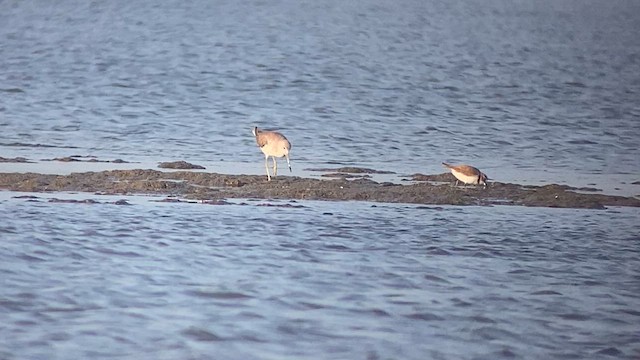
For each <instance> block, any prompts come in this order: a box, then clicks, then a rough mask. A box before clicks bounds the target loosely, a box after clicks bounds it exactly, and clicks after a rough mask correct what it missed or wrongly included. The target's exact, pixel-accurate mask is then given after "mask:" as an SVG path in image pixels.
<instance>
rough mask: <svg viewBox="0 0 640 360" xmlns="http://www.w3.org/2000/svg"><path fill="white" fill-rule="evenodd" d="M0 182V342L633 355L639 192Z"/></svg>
mask: <svg viewBox="0 0 640 360" xmlns="http://www.w3.org/2000/svg"><path fill="white" fill-rule="evenodd" d="M9 194H10V195H14V193H6V192H5V193H3V199H4V200H2V203H0V205H1V206H0V216H1V217H2V218H3V219H5V221H4V222H3V223H2V225H0V234H1V237H2V242H1V243H0V257H1V259H0V272H1V276H0V279H2V280H1V281H2V286H1V287H0V299H1V300H0V317H2V319H3V321H1V322H0V334H2V336H1V337H0V349H2V351H1V352H0V357H1V358H3V359H18V358H20V359H24V358H31V359H39V358H42V359H44V358H47V359H54V358H57V359H70V358H102V357H112V356H116V357H126V358H149V359H151V358H154V359H177V358H180V359H198V358H202V359H203V358H210V357H211V356H212V355H216V357H220V358H244V359H247V358H249V359H283V358H332V359H334V358H344V359H347V358H348V359H357V358H372V359H376V358H380V359H386V358H404V359H423V358H425V357H428V358H443V359H454V358H455V359H472V358H494V359H499V358H514V357H515V358H546V359H573V358H580V359H590V358H592V359H598V358H602V357H603V356H604V355H603V354H605V355H607V354H608V355H614V356H615V357H616V358H633V357H634V356H636V357H637V356H638V355H639V354H640V347H639V346H638V337H637V335H638V334H637V329H638V326H640V313H639V312H638V311H637V309H638V307H639V306H640V300H639V298H638V296H637V295H638V290H639V289H640V270H639V269H640V255H639V254H638V251H637V249H638V247H639V246H640V238H638V236H637V233H636V230H637V227H636V226H635V225H634V222H635V221H636V220H637V217H638V211H637V209H614V210H607V211H581V210H559V209H548V210H543V209H529V208H514V207H500V206H498V207H484V208H480V207H416V206H397V205H384V204H382V205H378V206H372V205H371V204H367V203H334V202H305V201H303V202H295V203H287V202H268V201H263V200H248V201H236V202H235V203H234V204H232V205H224V206H211V205H205V204H185V203H181V204H168V203H155V202H151V201H150V200H151V199H150V198H145V197H137V198H136V197H130V198H128V201H129V202H130V203H131V204H132V205H131V206H125V205H122V206H118V205H113V204H106V203H102V204H91V205H89V204H61V203H50V202H48V199H49V198H54V197H56V198H64V197H72V198H79V199H86V198H92V199H95V200H97V201H100V202H108V201H113V200H116V199H120V198H110V197H100V196H86V195H64V194H47V195H40V198H38V199H16V198H10V196H9ZM265 204H271V205H287V204H288V205H292V206H299V207H276V206H260V205H265Z"/></svg>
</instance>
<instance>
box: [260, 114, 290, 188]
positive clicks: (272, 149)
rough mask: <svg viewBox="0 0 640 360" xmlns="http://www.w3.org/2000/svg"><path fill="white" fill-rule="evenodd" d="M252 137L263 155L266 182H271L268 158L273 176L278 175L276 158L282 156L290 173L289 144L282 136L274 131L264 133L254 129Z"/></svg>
mask: <svg viewBox="0 0 640 360" xmlns="http://www.w3.org/2000/svg"><path fill="white" fill-rule="evenodd" d="M253 136H255V137H256V143H257V144H258V147H259V148H260V150H261V151H262V153H263V154H264V167H265V169H266V170H267V180H268V181H271V175H270V174H269V156H271V157H272V158H273V176H276V175H277V174H278V163H277V162H276V157H283V156H284V157H285V158H287V165H288V166H289V171H291V163H290V162H289V151H290V150H291V143H290V142H289V140H287V138H286V137H285V136H284V135H282V134H281V133H279V132H276V131H265V130H260V129H258V127H254V128H253Z"/></svg>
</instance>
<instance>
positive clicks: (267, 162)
mask: <svg viewBox="0 0 640 360" xmlns="http://www.w3.org/2000/svg"><path fill="white" fill-rule="evenodd" d="M264 168H265V169H266V170H267V181H271V175H269V155H265V156H264Z"/></svg>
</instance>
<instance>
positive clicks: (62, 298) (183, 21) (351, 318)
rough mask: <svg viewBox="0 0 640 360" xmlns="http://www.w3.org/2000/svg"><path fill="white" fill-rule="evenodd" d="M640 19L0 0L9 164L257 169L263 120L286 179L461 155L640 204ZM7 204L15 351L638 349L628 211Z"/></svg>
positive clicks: (307, 353) (564, 10) (441, 5)
mask: <svg viewBox="0 0 640 360" xmlns="http://www.w3.org/2000/svg"><path fill="white" fill-rule="evenodd" d="M638 14H640V3H638V2H637V1H633V0H616V1H604V0H587V1H583V0H563V1H555V0H553V1H552V0H535V1H507V0H488V1H458V2H450V1H437V0H429V1H418V0H401V1H386V0H381V1H373V0H356V1H334V0H328V1H320V2H315V1H314V2H312V1H290V0H283V1H241V2H238V1H213V2H211V1H199V0H196V1H188V2H185V1H163V2H161V3H158V2H154V1H145V0H134V1H122V0H115V1H108V2H87V1H72V0H62V1H56V2H55V3H54V2H51V3H43V2H37V1H30V0H27V1H0V69H2V70H1V71H0V156H3V157H16V156H22V157H26V158H29V159H31V160H36V161H39V160H40V159H51V158H54V157H60V156H70V155H93V156H97V157H99V158H100V159H105V160H113V159H117V158H121V159H124V160H127V161H135V162H140V164H152V166H155V164H156V163H157V162H160V161H171V160H186V161H189V162H192V163H197V164H202V165H205V166H207V171H225V172H230V173H236V174H237V173H261V172H262V171H263V163H262V157H261V154H260V152H259V151H258V149H256V147H255V144H254V140H253V138H252V136H251V128H252V127H253V126H255V125H257V126H260V127H265V128H277V129H282V130H283V132H284V133H285V134H286V135H287V137H288V138H289V139H290V140H291V142H292V143H293V153H292V160H293V163H292V165H293V169H294V173H293V175H305V176H306V175H308V172H305V170H304V169H307V168H313V167H328V166H329V165H330V166H337V165H355V166H366V167H373V168H376V169H382V170H391V171H396V172H398V173H400V174H401V175H400V176H402V174H411V173H415V172H422V173H435V172H441V171H443V169H442V167H441V165H440V162H441V161H449V162H466V163H471V164H473V165H476V166H478V167H479V168H481V169H482V170H484V171H485V172H487V173H488V174H489V176H490V177H491V178H493V179H496V180H501V181H509V180H512V181H519V182H526V181H536V182H542V183H545V182H546V183H549V182H559V183H568V184H570V185H577V186H585V185H590V184H594V183H595V184H597V185H598V187H601V188H603V189H605V190H606V191H609V190H611V191H614V190H616V189H620V188H622V187H624V186H628V188H627V190H625V193H626V194H627V195H637V194H638V190H637V189H638V187H637V185H630V184H629V183H630V182H632V181H635V180H638V169H639V168H640V160H639V159H640V150H639V149H638V146H637V143H638V139H639V138H640V102H638V100H637V99H638V98H639V96H640V40H638V36H637V34H638V33H640V22H638V21H637V15H638ZM138 165H139V164H138V163H135V164H125V165H115V164H108V165H107V166H110V167H120V166H128V167H138ZM33 166H36V167H35V168H34V167H33ZM94 166H99V167H103V166H104V165H103V164H98V165H96V164H60V163H57V162H53V163H47V162H44V163H38V164H35V165H31V164H2V165H1V166H0V170H1V171H3V172H4V171H40V172H54V173H55V172H59V173H64V172H70V171H87V170H95V171H98V170H99V169H97V168H94ZM15 195H16V194H15V193H6V192H0V359H3V360H4V359H81V358H112V357H118V358H135V359H145V358H148V359H208V358H212V357H216V358H238V359H287V358H291V359H299V358H318V359H320V358H322V359H338V358H344V359H387V358H403V359H424V358H433V359H501V358H532V359H539V358H545V359H576V358H578V359H600V358H606V357H613V358H629V359H632V358H637V357H638V356H640V346H638V345H637V344H638V343H640V338H639V337H638V331H637V329H638V328H640V313H638V310H637V309H638V308H640V300H638V294H639V293H640V273H639V271H640V270H639V269H640V261H639V257H640V255H639V252H638V248H639V245H640V239H639V238H638V235H637V234H638V227H637V219H638V215H639V214H638V210H637V209H615V208H612V209H609V210H606V211H585V210H579V211H578V210H559V209H527V208H517V207H485V208H478V207H416V206H403V205H383V204H377V207H372V204H369V203H352V202H346V203H334V202H328V203H323V202H298V203H291V204H292V205H302V206H303V207H301V208H297V207H290V208H287V207H273V206H271V207H268V206H257V205H259V204H261V203H265V202H266V201H257V200H253V201H248V200H247V201H246V202H247V204H249V205H239V203H240V201H236V203H237V204H236V205H228V206H209V205H203V204H167V203H156V202H150V201H149V200H150V199H149V198H145V197H128V200H129V202H131V203H132V204H133V206H117V205H112V204H93V205H88V204H60V203H49V202H47V200H48V199H49V198H52V197H59V198H60V197H71V198H79V199H84V198H87V197H91V198H95V199H97V200H99V201H114V200H117V198H116V199H112V198H108V197H100V196H97V195H91V194H89V195H82V194H46V195H42V194H38V196H40V197H41V199H39V200H40V201H28V200H26V199H15V198H12V196H15ZM273 204H281V205H282V204H288V203H286V202H282V203H273Z"/></svg>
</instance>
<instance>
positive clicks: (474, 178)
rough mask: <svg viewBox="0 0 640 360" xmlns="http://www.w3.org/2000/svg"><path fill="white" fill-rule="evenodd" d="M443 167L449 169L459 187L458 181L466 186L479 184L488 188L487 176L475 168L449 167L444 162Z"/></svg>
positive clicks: (464, 166)
mask: <svg viewBox="0 0 640 360" xmlns="http://www.w3.org/2000/svg"><path fill="white" fill-rule="evenodd" d="M442 165H444V166H445V167H447V168H449V169H450V170H451V173H452V174H453V176H455V177H456V186H458V181H462V182H463V183H464V184H479V185H484V187H485V188H486V187H487V179H488V178H487V175H486V174H484V173H483V172H482V171H480V170H478V169H477V168H474V167H473V166H469V165H449V164H447V163H444V162H443V163H442Z"/></svg>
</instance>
